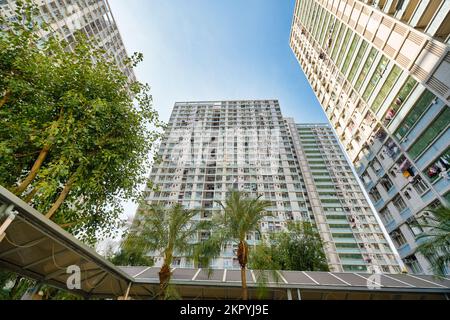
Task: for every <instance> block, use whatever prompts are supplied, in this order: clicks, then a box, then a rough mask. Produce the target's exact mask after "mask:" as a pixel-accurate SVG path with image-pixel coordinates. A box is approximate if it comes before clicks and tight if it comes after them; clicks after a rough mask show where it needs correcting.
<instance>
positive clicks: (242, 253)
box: [237, 240, 248, 300]
mask: <svg viewBox="0 0 450 320" xmlns="http://www.w3.org/2000/svg"><path fill="white" fill-rule="evenodd" d="M237 256H238V260H239V264H240V266H241V283H242V300H248V289H247V268H246V266H247V262H248V245H247V243H246V242H245V241H244V240H241V241H240V242H239V246H238V252H237Z"/></svg>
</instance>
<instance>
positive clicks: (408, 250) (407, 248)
mask: <svg viewBox="0 0 450 320" xmlns="http://www.w3.org/2000/svg"><path fill="white" fill-rule="evenodd" d="M397 251H398V253H399V255H400V257H401V258H402V259H403V258H404V257H407V256H408V255H409V254H410V253H411V247H410V246H409V244H408V243H405V244H404V245H402V246H401V247H400V248H398V249H397Z"/></svg>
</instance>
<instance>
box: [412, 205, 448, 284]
mask: <svg viewBox="0 0 450 320" xmlns="http://www.w3.org/2000/svg"><path fill="white" fill-rule="evenodd" d="M428 212H429V213H431V214H430V215H428V216H427V217H426V219H424V220H425V221H424V223H421V224H420V226H421V227H422V228H424V229H425V228H426V229H428V231H426V232H424V233H422V234H421V235H419V236H418V237H417V240H419V239H424V242H423V243H421V244H420V245H419V247H418V248H417V251H418V252H420V253H421V254H423V255H424V256H425V257H427V258H428V259H429V260H430V262H431V265H432V270H433V273H434V274H435V275H437V276H442V277H443V276H445V273H446V270H448V268H449V264H450V208H447V207H439V208H437V209H434V210H428Z"/></svg>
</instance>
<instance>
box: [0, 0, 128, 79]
mask: <svg viewBox="0 0 450 320" xmlns="http://www.w3.org/2000/svg"><path fill="white" fill-rule="evenodd" d="M33 3H34V4H35V5H36V6H37V8H38V9H39V17H38V19H40V20H42V21H45V22H46V23H47V25H48V26H49V29H50V30H49V32H48V33H45V34H42V37H43V38H45V37H48V36H50V35H52V36H56V37H58V38H59V39H60V40H61V41H67V42H68V43H69V44H70V43H71V42H73V40H74V34H75V33H76V32H77V31H81V32H83V33H85V34H86V35H87V36H88V37H90V38H93V39H95V40H96V41H97V43H98V46H99V47H100V48H102V49H104V50H105V51H106V52H107V54H108V55H109V56H110V57H112V58H113V59H114V60H115V62H116V64H117V65H118V66H119V68H120V69H121V70H122V71H123V73H124V74H125V75H126V76H127V77H128V78H129V79H130V81H134V80H136V76H135V74H134V71H133V69H132V68H129V67H127V66H125V59H126V58H127V56H128V55H127V51H126V49H125V45H124V43H123V41H122V37H121V35H120V32H119V29H118V27H117V24H116V22H115V20H114V16H113V14H112V11H111V8H110V6H109V3H108V0H33ZM15 9H16V1H15V0H0V14H1V15H3V16H4V17H6V18H7V19H11V20H14V19H16V16H15Z"/></svg>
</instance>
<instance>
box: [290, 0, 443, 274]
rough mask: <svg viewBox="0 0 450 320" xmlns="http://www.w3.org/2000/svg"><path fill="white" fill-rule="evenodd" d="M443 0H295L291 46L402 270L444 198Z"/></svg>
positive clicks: (417, 265)
mask: <svg viewBox="0 0 450 320" xmlns="http://www.w3.org/2000/svg"><path fill="white" fill-rule="evenodd" d="M449 44H450V1H449V0H377V1H373V0H366V1H357V0H297V1H296V6H295V11H294V18H293V21H292V30H291V39H290V45H291V48H292V50H293V52H294V54H295V56H296V58H297V60H298V61H299V63H300V66H301V68H302V69H303V72H304V73H305V75H306V77H307V78H308V80H309V82H310V84H311V87H312V89H313V91H314V92H315V94H316V96H317V99H318V100H319V102H320V103H321V105H322V107H323V109H324V111H325V113H326V115H327V117H328V119H329V121H330V123H331V126H332V127H333V128H334V129H335V130H336V133H337V135H338V138H339V140H340V142H341V143H342V145H343V146H344V148H345V151H346V153H347V154H348V156H349V158H350V161H351V162H352V163H353V164H354V166H355V167H356V170H357V174H358V175H359V176H360V178H361V179H362V180H363V182H364V185H365V188H366V190H367V192H368V193H369V194H370V197H371V199H372V202H373V203H374V206H375V208H376V210H377V211H378V212H379V213H380V217H381V219H382V220H383V223H384V225H385V226H386V229H387V231H388V232H389V234H390V236H391V238H392V240H393V242H394V244H395V246H396V248H397V249H398V252H399V254H400V256H401V258H402V259H403V261H404V263H405V265H406V266H407V268H408V269H409V271H410V272H413V273H429V272H430V267H431V266H430V262H429V260H428V258H427V257H424V256H422V255H421V254H419V253H418V252H417V246H418V245H419V243H420V241H423V240H420V238H419V239H418V236H419V235H420V234H421V233H423V232H424V230H423V228H422V227H421V226H420V223H419V222H422V221H423V220H426V219H427V215H428V214H429V213H428V212H427V209H428V208H435V207H437V206H449V204H450V203H449V201H450V174H449V169H450V108H449V103H450V45H449Z"/></svg>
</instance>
